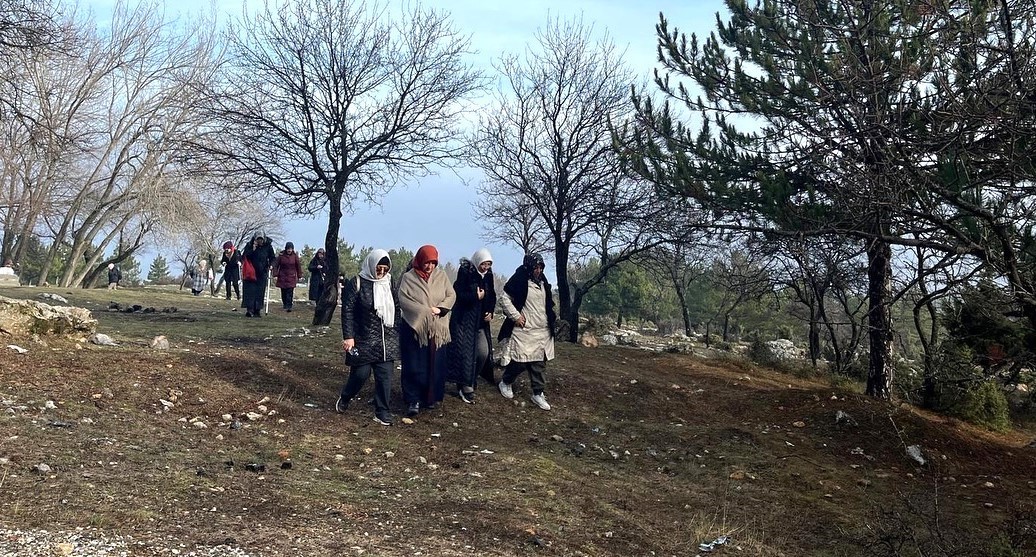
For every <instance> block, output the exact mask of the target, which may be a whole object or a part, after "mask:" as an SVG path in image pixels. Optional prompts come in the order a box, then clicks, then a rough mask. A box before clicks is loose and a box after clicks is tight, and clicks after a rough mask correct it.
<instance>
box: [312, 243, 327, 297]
mask: <svg viewBox="0 0 1036 557" xmlns="http://www.w3.org/2000/svg"><path fill="white" fill-rule="evenodd" d="M307 268H308V269H309V301H311V302H316V301H317V300H319V299H320V292H321V291H322V290H323V289H324V282H325V280H326V277H327V252H325V251H324V248H320V249H318V250H317V254H316V255H314V256H313V259H312V260H311V261H310V262H309V265H308V266H307Z"/></svg>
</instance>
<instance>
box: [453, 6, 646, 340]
mask: <svg viewBox="0 0 1036 557" xmlns="http://www.w3.org/2000/svg"><path fill="white" fill-rule="evenodd" d="M594 35H595V33H594V30H593V28H592V27H591V26H588V25H585V24H584V23H583V22H582V21H580V20H576V21H572V22H561V21H551V22H550V23H549V24H548V25H547V26H546V28H545V29H542V30H540V31H539V32H538V33H537V34H536V38H535V41H534V43H533V45H532V46H531V47H530V48H529V49H528V50H527V51H526V52H525V54H524V56H518V55H511V56H507V57H504V58H503V59H502V60H500V61H499V63H498V65H497V67H498V69H499V71H500V72H501V74H502V75H503V78H504V82H505V89H504V90H502V91H500V92H499V94H498V98H497V102H496V106H495V107H494V108H493V109H492V111H491V112H488V113H486V115H485V116H483V117H482V118H481V119H480V121H479V122H478V124H477V128H476V131H475V133H474V137H473V138H472V141H471V144H472V148H471V154H470V156H469V161H470V162H471V163H472V164H473V165H474V166H475V167H477V168H480V169H481V170H482V171H483V172H484V173H485V175H486V178H485V181H484V182H483V183H482V185H481V186H480V187H479V196H480V197H481V198H482V199H483V203H482V205H480V207H481V208H482V211H481V213H482V214H481V217H482V218H484V219H486V220H487V221H488V222H491V223H493V224H494V225H496V226H498V227H502V228H506V229H508V230H512V229H515V228H517V229H518V230H519V231H521V230H523V229H525V228H533V229H534V228H536V227H538V226H542V228H543V229H544V230H545V231H546V232H547V233H548V235H549V236H548V238H549V245H550V247H551V249H552V250H553V255H554V261H555V264H556V267H557V287H558V294H559V301H560V306H561V308H560V309H561V317H562V318H563V319H565V320H566V321H567V322H568V323H569V325H570V329H569V340H575V339H576V338H577V337H578V313H579V305H580V302H581V300H582V297H583V296H584V295H585V294H586V292H587V291H588V290H589V289H591V288H593V287H594V286H595V285H596V284H599V283H600V281H601V280H602V279H603V278H604V276H606V274H607V273H608V271H609V270H611V269H612V268H614V266H615V265H616V264H618V263H620V262H622V261H625V260H627V259H628V258H629V257H631V256H632V255H633V254H635V253H637V252H638V251H641V250H643V249H644V248H645V247H646V245H647V244H648V243H649V242H648V237H649V233H648V230H647V229H645V228H644V227H643V226H642V223H640V222H637V221H638V218H639V217H641V216H643V215H644V214H645V213H646V212H649V211H651V210H652V209H653V206H652V203H651V201H650V200H651V195H650V190H649V189H647V188H645V187H644V186H643V185H642V184H641V183H638V182H636V181H634V180H631V179H629V178H628V177H627V176H626V175H625V174H624V173H623V171H622V168H621V166H620V164H619V161H618V158H617V156H616V154H615V151H614V149H613V144H612V132H611V130H610V128H609V126H610V123H611V122H614V121H622V120H624V119H625V118H626V117H627V116H628V114H630V111H631V106H630V103H629V99H628V91H629V86H630V84H631V83H632V81H633V78H632V74H631V73H630V71H629V70H628V68H627V66H626V65H625V64H624V63H623V61H622V55H621V53H620V52H618V51H617V49H616V48H615V45H614V44H613V43H612V42H611V41H610V40H609V39H608V37H607V36H605V37H603V38H600V39H598V40H595V39H594ZM501 205H504V206H517V207H518V208H519V209H525V212H520V213H518V215H515V214H513V213H511V212H509V211H500V210H498V209H499V208H500V206H501ZM487 209H488V210H487ZM508 235H510V233H508ZM518 236H519V239H521V234H519V235H518ZM523 247H524V246H523ZM591 256H596V257H597V258H598V259H599V261H600V262H601V266H600V270H599V272H598V273H597V274H596V275H595V276H593V277H589V278H588V280H586V281H584V282H581V283H579V284H573V283H572V282H571V280H570V278H569V266H570V264H572V263H575V262H579V261H580V260H582V259H585V258H588V257H591Z"/></svg>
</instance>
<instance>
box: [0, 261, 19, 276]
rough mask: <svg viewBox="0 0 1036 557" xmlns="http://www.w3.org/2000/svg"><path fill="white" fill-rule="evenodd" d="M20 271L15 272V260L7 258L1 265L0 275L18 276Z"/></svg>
mask: <svg viewBox="0 0 1036 557" xmlns="http://www.w3.org/2000/svg"><path fill="white" fill-rule="evenodd" d="M17 274H18V273H16V272H14V261H11V260H10V259H5V260H4V264H3V265H2V266H0V275H3V276H12V277H13V276H16V275H17Z"/></svg>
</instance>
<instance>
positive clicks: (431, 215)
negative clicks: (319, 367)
mask: <svg viewBox="0 0 1036 557" xmlns="http://www.w3.org/2000/svg"><path fill="white" fill-rule="evenodd" d="M401 1H405V0H389V5H390V6H393V5H396V4H398V3H399V2H401ZM246 2H248V3H247V6H248V8H249V9H253V8H255V7H256V6H261V5H262V4H261V2H257V1H256V0H251V1H250V2H249V1H248V0H216V1H215V2H213V3H212V4H211V6H213V7H215V8H216V10H217V12H218V13H220V14H228V17H230V16H235V15H237V14H240V13H241V11H242V8H243V7H244V6H245V3H246ZM112 4H113V2H111V1H109V0H86V1H84V3H83V4H82V5H83V6H85V7H87V8H89V9H90V10H92V11H93V12H94V13H95V14H97V17H98V18H101V19H103V18H105V17H106V14H109V13H110V10H111V6H112ZM131 4H132V2H131ZM424 5H426V6H429V7H433V8H435V9H438V10H443V11H446V12H449V14H450V15H451V17H452V19H453V21H454V23H455V24H456V27H457V28H458V29H459V30H460V31H461V32H462V33H465V34H468V35H470V39H471V48H472V50H473V51H475V52H474V54H473V59H472V62H473V63H474V64H476V65H479V66H482V67H483V68H484V70H485V71H486V73H487V74H489V75H490V76H491V77H492V76H493V75H494V74H493V69H492V67H491V64H492V62H493V61H494V60H496V59H498V58H499V57H500V56H501V55H502V54H504V53H512V52H513V53H520V52H524V50H525V49H526V47H527V46H528V45H529V43H530V41H532V40H533V37H534V34H535V33H536V30H537V29H538V28H541V27H544V26H545V25H546V24H547V23H548V21H550V20H551V19H552V18H561V19H565V20H568V19H573V18H577V17H582V19H583V21H584V23H589V24H592V25H593V27H594V31H595V32H597V33H607V34H608V36H609V37H610V39H611V40H612V41H613V42H614V43H615V45H616V46H617V47H618V48H619V50H620V51H621V50H625V51H626V54H625V60H626V62H627V63H628V64H629V66H630V67H631V68H632V69H633V71H634V72H636V73H637V74H638V75H642V76H643V78H644V80H647V79H649V78H650V76H651V72H652V71H653V69H654V68H655V66H656V53H655V52H656V50H655V48H656V44H657V43H656V38H655V24H656V23H658V15H659V12H662V13H664V14H665V16H666V19H667V20H669V23H670V30H672V27H673V26H675V27H677V28H679V29H680V30H681V31H686V32H687V33H688V34H690V33H691V32H695V33H698V34H699V35H702V34H708V33H709V32H710V31H711V30H712V29H713V28H714V27H715V20H716V15H715V14H716V13H717V12H723V13H725V7H724V5H723V2H722V0H562V1H560V2H559V1H558V0H520V1H514V0H511V1H500V0H426V1H425V2H424ZM174 6H175V7H174ZM209 7H210V4H209V2H207V1H201V0H169V2H168V3H167V5H166V7H165V9H166V10H167V13H171V14H172V13H176V12H180V13H187V14H189V13H195V12H208V10H209ZM219 17H222V15H220V16H219ZM461 177H463V179H462V178H461ZM480 178H481V174H480V173H479V172H478V171H476V170H472V169H465V168H455V169H452V170H447V171H445V172H440V173H438V175H433V176H428V177H424V178H421V179H420V180H419V181H414V182H412V183H408V184H403V185H400V186H398V187H397V188H395V189H394V190H393V191H391V192H390V193H389V194H387V195H386V196H384V197H383V198H382V200H381V202H380V204H379V205H380V206H367V205H358V206H356V207H354V208H353V211H352V213H351V214H346V215H345V217H343V219H342V225H341V229H340V230H339V236H340V238H342V239H343V240H344V241H346V242H348V243H351V244H355V245H356V246H357V247H360V246H372V247H380V248H384V249H394V248H400V247H405V248H407V249H409V250H411V251H416V250H417V248H419V247H420V246H422V245H424V244H433V245H435V246H436V247H437V248H438V250H439V258H440V262H441V263H445V262H446V261H452V262H454V264H456V262H457V261H458V260H459V259H460V258H461V257H470V256H471V255H472V254H473V253H474V252H475V251H476V250H477V249H478V248H480V247H483V246H485V247H488V248H489V250H490V251H491V252H492V253H493V256H494V266H495V271H496V272H497V273H498V274H504V275H510V274H511V273H512V272H513V271H514V269H515V268H516V267H517V266H518V265H520V264H521V260H522V253H521V251H520V250H519V248H518V247H517V246H515V245H500V244H492V243H488V242H487V241H486V240H485V239H484V232H483V230H482V227H481V226H480V224H479V223H478V222H477V221H476V220H475V217H474V212H473V203H474V201H475V197H476V195H475V187H476V186H477V185H478V181H479V180H480ZM284 229H285V231H286V238H285V240H288V241H292V242H294V244H295V245H296V246H297V247H298V248H299V249H301V247H302V246H303V245H307V244H308V245H311V246H318V245H322V244H323V238H324V235H325V233H326V230H327V223H326V215H324V214H315V215H313V218H310V219H305V218H288V219H286V220H285V223H284ZM544 258H545V259H546V260H547V261H548V262H550V260H551V258H550V257H549V254H544ZM144 269H146V267H144ZM548 273H550V275H553V273H552V272H551V270H549V269H548Z"/></svg>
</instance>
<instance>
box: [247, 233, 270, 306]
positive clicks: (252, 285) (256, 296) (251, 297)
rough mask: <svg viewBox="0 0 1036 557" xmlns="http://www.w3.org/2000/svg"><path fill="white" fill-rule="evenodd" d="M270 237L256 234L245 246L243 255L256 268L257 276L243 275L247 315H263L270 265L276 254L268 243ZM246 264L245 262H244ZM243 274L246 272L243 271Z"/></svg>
mask: <svg viewBox="0 0 1036 557" xmlns="http://www.w3.org/2000/svg"><path fill="white" fill-rule="evenodd" d="M268 241H269V238H265V237H263V236H254V237H253V238H252V241H251V242H249V244H248V245H247V246H245V249H244V251H242V252H241V257H242V258H243V259H246V260H248V262H249V264H251V266H252V268H253V269H255V278H254V279H249V278H247V277H244V276H242V279H243V280H242V283H243V289H242V290H244V292H242V297H243V298H244V300H242V301H243V302H244V303H243V305H244V307H245V317H262V309H263V303H264V302H265V301H266V286H267V282H268V281H269V278H270V267H271V266H272V265H273V260H274V258H275V257H276V254H274V253H273V248H272V247H271V246H270V245H269V244H268V243H267V242H268ZM242 265H244V262H242ZM242 275H244V273H243V272H242Z"/></svg>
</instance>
